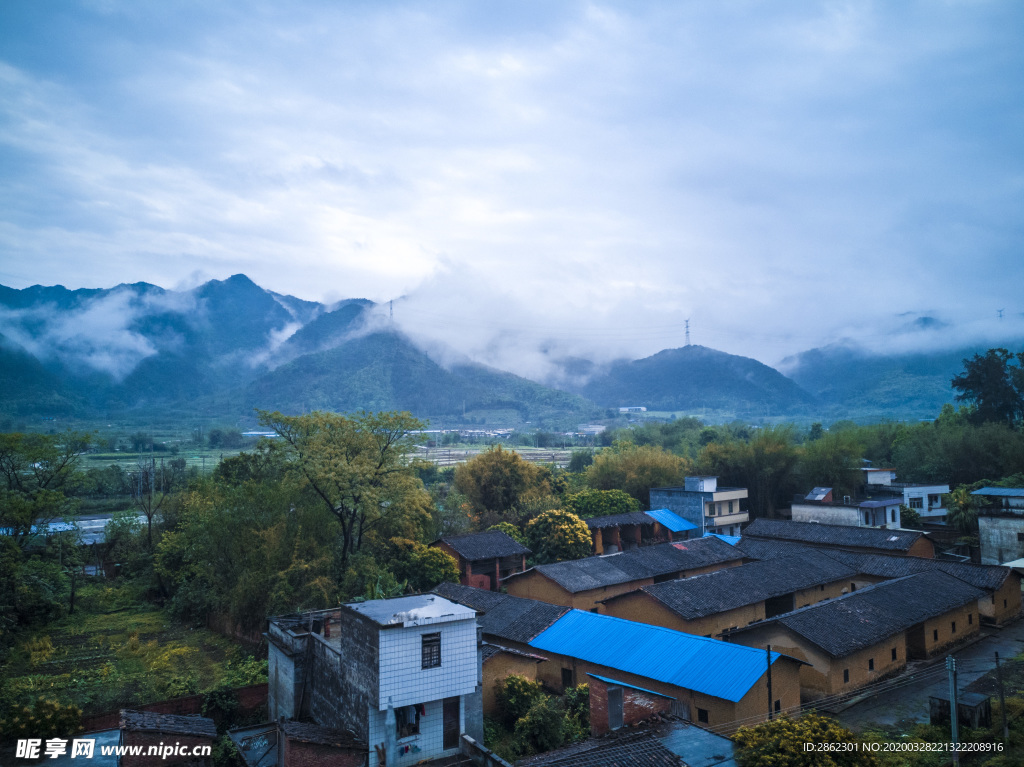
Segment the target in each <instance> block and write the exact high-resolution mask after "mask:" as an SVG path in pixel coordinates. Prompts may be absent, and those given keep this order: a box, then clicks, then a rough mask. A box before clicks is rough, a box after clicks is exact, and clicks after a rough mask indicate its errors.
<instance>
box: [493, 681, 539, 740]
mask: <svg viewBox="0 0 1024 767" xmlns="http://www.w3.org/2000/svg"><path fill="white" fill-rule="evenodd" d="M495 688H496V692H497V696H496V697H497V701H498V710H499V711H500V712H501V717H502V720H503V721H504V723H505V725H506V726H507V727H514V726H515V724H516V722H517V721H518V720H519V719H520V718H521V717H523V716H524V715H525V714H526V712H527V711H529V710H530V707H531V706H532V705H533V704H534V703H536V702H537V701H538V700H540V699H541V698H543V697H544V691H543V689H542V688H541V684H540V682H535V681H533V680H531V679H527V678H526V677H525V676H521V675H520V674H511V675H509V676H507V677H505V678H504V679H499V680H498V681H497V682H496V683H495Z"/></svg>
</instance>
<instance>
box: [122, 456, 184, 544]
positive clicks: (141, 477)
mask: <svg viewBox="0 0 1024 767" xmlns="http://www.w3.org/2000/svg"><path fill="white" fill-rule="evenodd" d="M173 476H174V475H173V472H172V471H170V470H168V471H165V470H164V460H163V458H161V459H160V466H159V467H158V466H157V465H156V460H155V459H152V458H150V459H145V458H143V459H140V460H139V462H138V464H136V467H135V471H134V472H133V474H132V502H133V503H134V505H135V507H136V508H137V509H138V510H139V511H141V512H142V514H143V516H145V517H146V545H147V548H148V549H149V550H150V551H152V550H153V518H154V517H155V516H156V515H157V514H158V513H159V512H160V508H161V507H162V506H163V505H164V501H165V500H166V499H167V495H168V493H169V492H170V489H171V482H172V478H173Z"/></svg>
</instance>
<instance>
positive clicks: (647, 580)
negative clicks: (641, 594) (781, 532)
mask: <svg viewBox="0 0 1024 767" xmlns="http://www.w3.org/2000/svg"><path fill="white" fill-rule="evenodd" d="M743 560H744V555H743V553H742V552H741V551H738V550H737V549H735V548H733V547H732V546H730V545H729V544H728V543H725V542H724V541H721V540H719V539H718V538H713V537H712V538H698V539H696V540H692V541H684V542H681V543H664V544H661V545H658V546H645V547H643V548H639V549H632V550H630V551H624V552H621V553H619V554H610V555H605V556H599V557H586V558H585V559H574V560H568V561H566V562H555V563H554V564H550V565H537V566H536V567H532V568H530V569H529V570H527V571H525V572H523V573H519V574H518V575H514V576H511V577H509V578H508V579H507V580H505V581H504V586H505V590H506V591H507V592H508V593H509V594H511V595H512V596H518V597H524V598H527V599H539V600H541V601H542V602H547V603H549V604H554V605H564V606H566V607H575V608H577V609H580V610H595V609H596V608H597V603H598V601H600V600H602V599H606V598H608V597H610V596H614V595H616V594H624V593H626V592H628V591H634V590H636V589H638V588H640V587H641V586H647V585H650V584H653V583H660V582H661V581H667V580H674V579H676V578H686V577H690V576H693V575H699V574H701V573H707V572H711V571H712V570H718V569H721V568H723V567H735V566H737V565H740V564H742V563H743Z"/></svg>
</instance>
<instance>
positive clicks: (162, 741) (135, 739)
mask: <svg viewBox="0 0 1024 767" xmlns="http://www.w3.org/2000/svg"><path fill="white" fill-rule="evenodd" d="M122 743H123V745H125V746H142V748H143V755H142V756H128V755H125V756H123V757H121V767H152V766H153V765H166V767H171V765H175V766H176V767H184V765H189V766H190V767H191V766H192V765H196V767H198V766H199V765H208V764H212V762H211V760H210V757H195V756H191V754H192V750H193V749H194V748H195V747H197V746H211V747H212V745H213V740H212V739H211V738H204V737H201V736H195V735H175V734H173V733H162V732H130V731H129V732H125V733H124V736H123V738H122ZM151 746H153V747H156V748H157V749H160V751H159V752H158V754H157V755H155V756H149V755H148V754H146V753H145V752H147V751H148V750H149V748H150V747H151ZM169 746H176V747H182V748H184V749H185V750H186V752H187V753H188V754H189V755H188V756H173V755H168V756H166V757H165V756H162V753H163V751H162V749H164V748H165V747H169Z"/></svg>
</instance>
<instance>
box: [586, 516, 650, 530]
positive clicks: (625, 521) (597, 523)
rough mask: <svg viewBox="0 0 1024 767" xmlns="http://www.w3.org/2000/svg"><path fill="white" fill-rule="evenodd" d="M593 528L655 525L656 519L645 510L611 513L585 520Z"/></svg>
mask: <svg viewBox="0 0 1024 767" xmlns="http://www.w3.org/2000/svg"><path fill="white" fill-rule="evenodd" d="M583 521H584V522H586V523H587V527H589V528H590V529H591V530H598V529H604V528H606V527H617V526H618V525H653V524H654V519H652V518H651V517H649V516H647V514H646V513H645V512H643V511H627V512H625V513H624V514H609V515H608V516H605V517H590V519H585V520H583Z"/></svg>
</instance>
